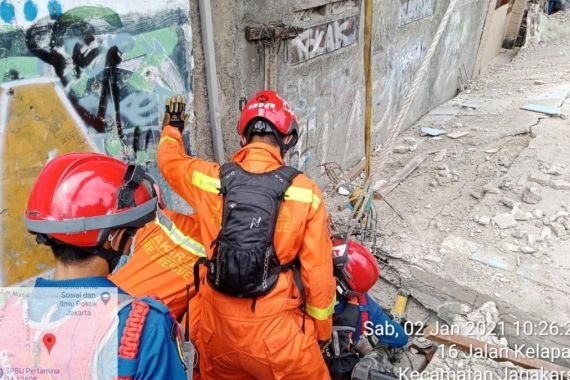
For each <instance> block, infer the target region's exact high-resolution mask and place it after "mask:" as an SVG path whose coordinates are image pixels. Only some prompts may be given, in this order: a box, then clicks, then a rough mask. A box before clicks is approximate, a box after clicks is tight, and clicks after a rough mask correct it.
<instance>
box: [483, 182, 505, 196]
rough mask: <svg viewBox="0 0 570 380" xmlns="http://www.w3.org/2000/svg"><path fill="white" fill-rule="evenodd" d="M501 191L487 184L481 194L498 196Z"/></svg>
mask: <svg viewBox="0 0 570 380" xmlns="http://www.w3.org/2000/svg"><path fill="white" fill-rule="evenodd" d="M500 192H501V191H500V190H499V189H498V188H497V187H495V185H493V184H492V183H488V184H486V185H485V186H483V193H485V194H499V193H500Z"/></svg>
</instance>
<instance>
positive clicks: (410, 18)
mask: <svg viewBox="0 0 570 380" xmlns="http://www.w3.org/2000/svg"><path fill="white" fill-rule="evenodd" d="M433 8H434V0H400V26H402V25H407V24H409V23H411V22H414V21H417V20H421V19H422V18H425V17H429V16H431V15H433Z"/></svg>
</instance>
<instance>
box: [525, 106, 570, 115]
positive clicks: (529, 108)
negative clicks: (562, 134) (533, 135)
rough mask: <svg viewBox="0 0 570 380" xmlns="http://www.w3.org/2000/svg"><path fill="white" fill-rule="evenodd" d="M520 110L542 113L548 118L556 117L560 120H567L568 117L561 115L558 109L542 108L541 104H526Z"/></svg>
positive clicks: (551, 107)
mask: <svg viewBox="0 0 570 380" xmlns="http://www.w3.org/2000/svg"><path fill="white" fill-rule="evenodd" d="M521 109H522V110H525V111H531V112H538V113H543V114H545V115H548V116H556V117H559V118H561V119H567V118H568V115H566V114H563V113H562V111H561V109H560V108H559V107H553V106H543V105H541V104H527V105H524V106H523V107H521Z"/></svg>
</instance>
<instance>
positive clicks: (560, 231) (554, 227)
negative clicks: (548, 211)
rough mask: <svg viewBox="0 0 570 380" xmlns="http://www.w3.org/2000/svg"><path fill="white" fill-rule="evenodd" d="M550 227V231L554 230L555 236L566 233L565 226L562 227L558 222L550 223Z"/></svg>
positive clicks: (559, 236)
mask: <svg viewBox="0 0 570 380" xmlns="http://www.w3.org/2000/svg"><path fill="white" fill-rule="evenodd" d="M550 228H551V229H552V231H553V232H554V234H555V235H556V237H558V238H561V237H562V236H565V235H566V227H564V226H563V225H562V224H560V223H552V224H551V225H550Z"/></svg>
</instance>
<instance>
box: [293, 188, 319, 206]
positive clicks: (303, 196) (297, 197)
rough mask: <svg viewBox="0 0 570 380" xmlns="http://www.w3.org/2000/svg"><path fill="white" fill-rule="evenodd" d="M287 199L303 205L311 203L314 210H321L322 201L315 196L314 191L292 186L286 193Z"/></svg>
mask: <svg viewBox="0 0 570 380" xmlns="http://www.w3.org/2000/svg"><path fill="white" fill-rule="evenodd" d="M285 199H286V200H291V201H297V202H301V203H310V204H311V206H312V207H313V208H314V209H317V208H319V206H320V204H321V199H320V198H319V197H318V196H317V195H316V194H313V190H311V189H304V188H302V187H297V186H290V187H289V188H288V189H287V191H286V192H285Z"/></svg>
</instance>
